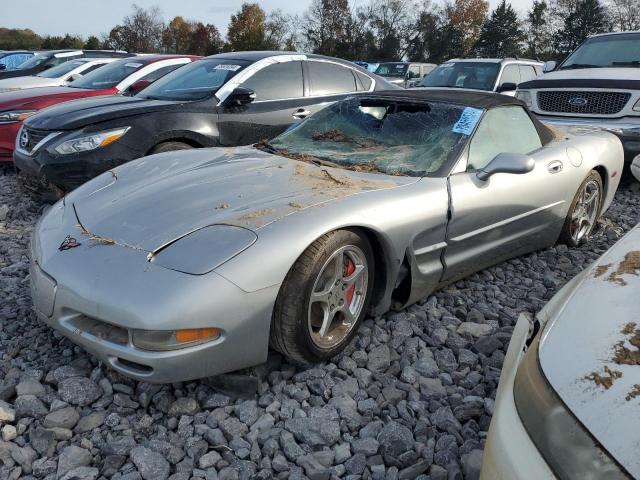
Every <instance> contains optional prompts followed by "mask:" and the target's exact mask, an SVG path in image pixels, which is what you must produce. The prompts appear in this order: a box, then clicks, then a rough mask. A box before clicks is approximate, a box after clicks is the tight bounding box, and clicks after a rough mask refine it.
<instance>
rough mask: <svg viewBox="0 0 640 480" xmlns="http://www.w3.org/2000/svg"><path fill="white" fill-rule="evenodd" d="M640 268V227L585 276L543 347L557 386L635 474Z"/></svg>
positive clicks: (638, 474)
mask: <svg viewBox="0 0 640 480" xmlns="http://www.w3.org/2000/svg"><path fill="white" fill-rule="evenodd" d="M638 274H640V228H639V227H636V228H635V229H633V230H632V231H631V232H630V233H629V234H627V235H626V236H625V237H624V238H623V239H622V240H620V241H619V242H618V243H617V244H616V245H615V246H614V247H613V248H612V249H610V250H609V251H608V252H607V253H606V254H605V255H604V256H603V257H602V258H601V259H600V260H598V262H597V264H596V265H594V266H593V267H592V268H591V270H590V271H589V272H588V273H587V274H586V275H585V277H584V280H583V282H582V284H580V285H579V286H578V287H577V288H576V289H575V290H574V292H573V294H572V296H571V297H570V298H569V300H568V301H567V303H566V305H565V306H564V308H563V309H562V310H561V311H560V312H559V314H558V315H557V316H556V317H555V319H554V320H553V323H552V324H550V325H549V327H548V328H547V329H546V331H545V332H544V335H543V337H542V340H541V343H540V350H539V353H540V365H541V367H542V370H543V371H544V373H545V376H546V377H547V380H548V381H549V383H550V384H551V386H552V387H553V388H554V390H555V391H556V392H557V393H558V395H559V396H560V397H561V398H562V400H563V401H564V403H565V404H566V405H567V406H568V407H569V410H571V412H572V413H573V414H574V415H575V416H576V417H577V418H578V420H580V422H581V423H582V424H583V425H584V426H585V427H586V428H587V429H588V430H589V431H590V432H591V434H592V435H593V436H594V437H595V438H596V439H597V440H598V441H599V442H600V443H601V444H602V445H603V446H604V448H605V449H606V450H607V451H608V452H609V453H610V454H611V455H612V456H613V457H614V458H615V459H616V460H617V461H618V462H619V463H620V464H621V465H623V466H624V467H625V468H626V469H627V470H628V471H629V473H631V474H632V475H633V476H634V477H635V478H640V455H638V452H639V451H640V415H639V414H638V413H639V412H640V387H638V385H640V293H639V292H640V276H638ZM631 342H633V343H631ZM634 355H635V356H634ZM605 368H606V369H607V370H605ZM610 372H617V373H613V374H612V373H610ZM603 379H604V383H607V385H603ZM607 379H610V381H611V382H612V383H611V384H610V385H608V382H609V380H607Z"/></svg>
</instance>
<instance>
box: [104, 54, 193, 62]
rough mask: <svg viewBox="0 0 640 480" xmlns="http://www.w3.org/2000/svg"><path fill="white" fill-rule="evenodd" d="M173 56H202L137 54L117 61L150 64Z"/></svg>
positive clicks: (189, 56) (191, 56)
mask: <svg viewBox="0 0 640 480" xmlns="http://www.w3.org/2000/svg"><path fill="white" fill-rule="evenodd" d="M172 58H191V59H194V60H195V59H198V58H200V57H198V56H195V55H159V54H153V55H140V56H135V57H124V58H118V59H117V61H120V62H125V63H141V64H142V65H150V64H152V63H155V62H160V61H162V60H171V59H172ZM94 60H99V59H94Z"/></svg>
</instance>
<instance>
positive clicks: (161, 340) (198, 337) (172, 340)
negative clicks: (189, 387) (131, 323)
mask: <svg viewBox="0 0 640 480" xmlns="http://www.w3.org/2000/svg"><path fill="white" fill-rule="evenodd" d="M131 333H132V334H131V340H132V342H133V344H134V345H135V346H136V347H137V348H140V349H142V350H150V351H154V352H162V351H167V350H178V349H180V348H187V347H193V346H195V345H200V344H202V343H206V342H212V341H214V340H217V339H218V338H220V336H221V334H222V332H221V331H220V330H219V329H217V328H214V327H206V328H187V329H183V330H133V331H132V332H131Z"/></svg>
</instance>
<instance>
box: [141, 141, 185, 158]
mask: <svg viewBox="0 0 640 480" xmlns="http://www.w3.org/2000/svg"><path fill="white" fill-rule="evenodd" d="M190 148H193V147H192V146H191V145H189V144H188V143H184V142H162V143H159V144H158V145H156V146H155V147H153V148H152V149H151V155H154V154H156V153H164V152H173V151H174V150H188V149H190Z"/></svg>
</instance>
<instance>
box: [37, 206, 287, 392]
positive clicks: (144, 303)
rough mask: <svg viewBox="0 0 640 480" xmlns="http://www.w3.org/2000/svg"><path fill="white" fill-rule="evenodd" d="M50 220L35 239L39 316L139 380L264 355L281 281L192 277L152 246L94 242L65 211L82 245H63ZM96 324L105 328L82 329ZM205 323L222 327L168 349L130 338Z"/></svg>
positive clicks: (172, 378) (236, 364)
mask: <svg viewBox="0 0 640 480" xmlns="http://www.w3.org/2000/svg"><path fill="white" fill-rule="evenodd" d="M56 208H58V210H59V209H60V202H59V204H58V205H57V206H54V207H53V209H56ZM65 210H66V209H65ZM66 213H69V212H68V211H67V212H66ZM46 216H47V215H45V217H46ZM67 216H68V215H67ZM56 217H59V215H56ZM46 220H47V219H46V218H45V222H41V224H39V226H38V227H37V228H36V229H35V231H34V236H33V238H32V246H31V258H32V261H31V279H30V280H31V288H32V296H33V304H34V309H35V310H36V313H37V316H38V317H39V318H40V319H41V320H42V321H43V322H45V323H47V324H48V325H49V326H51V327H53V328H55V329H56V330H58V331H59V332H61V333H62V334H63V335H65V336H66V337H67V338H69V339H70V340H71V341H72V342H74V343H76V344H78V345H80V346H81V347H83V348H84V349H86V350H87V351H88V352H90V353H91V354H93V355H95V356H96V357H98V358H99V359H100V360H102V361H103V362H105V363H106V364H108V365H109V366H110V367H111V368H113V369H115V370H117V371H118V372H120V373H122V374H124V375H126V376H128V377H131V378H135V379H137V380H142V381H146V382H152V383H171V382H178V381H187V380H192V379H197V378H203V377H208V376H212V375H216V374H220V373H224V372H229V371H232V370H237V369H240V368H246V367H249V366H252V365H257V364H260V363H263V362H264V361H266V358H267V353H268V344H269V329H270V324H271V315H272V311H273V305H274V303H275V299H276V296H277V294H278V286H277V285H275V286H272V287H268V288H265V289H262V290H258V291H256V292H245V291H243V290H242V289H240V288H239V287H237V286H236V285H235V284H233V283H231V282H230V281H228V280H226V279H225V278H224V277H222V276H220V275H218V274H216V273H215V272H212V273H210V274H206V275H187V274H184V273H179V272H175V271H172V270H168V269H165V268H162V267H158V266H155V265H153V264H152V263H149V262H148V261H147V258H146V255H147V254H146V252H142V251H139V250H135V249H132V248H130V247H125V246H119V245H104V244H99V243H96V242H93V241H92V240H90V239H89V238H87V237H86V236H83V235H82V234H81V232H80V231H79V229H78V228H77V227H75V231H74V230H72V229H73V228H74V227H73V226H71V225H70V222H69V219H68V218H67V219H64V218H63V219H62V220H63V222H62V223H63V225H64V227H63V228H64V229H65V231H66V230H68V231H66V234H69V235H72V236H74V237H76V238H77V240H78V241H79V242H80V243H81V245H80V246H79V247H77V248H72V249H69V250H63V251H59V250H58V248H57V246H58V245H59V243H60V241H62V240H63V239H62V238H61V239H58V237H59V236H60V235H61V233H60V232H61V228H60V225H58V228H55V229H54V228H52V225H51V223H52V221H49V222H47V221H46ZM53 220H56V221H60V220H61V219H60V218H56V219H53ZM47 223H48V224H47ZM63 236H64V235H63ZM96 323H100V325H101V331H100V333H99V334H96V333H95V331H96V330H95V329H91V328H85V326H86V325H90V324H94V325H95V324H96ZM103 327H104V328H103ZM205 327H216V328H218V329H220V330H221V331H222V334H221V336H220V337H218V338H217V339H216V340H213V341H210V342H207V343H204V344H200V345H195V346H191V347H186V348H182V349H179V350H171V351H148V350H143V349H140V348H137V347H136V346H134V345H133V343H132V340H131V330H132V329H142V330H176V329H184V328H205ZM105 331H108V333H107V334H105ZM123 332H124V333H123ZM123 335H124V338H123Z"/></svg>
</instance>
